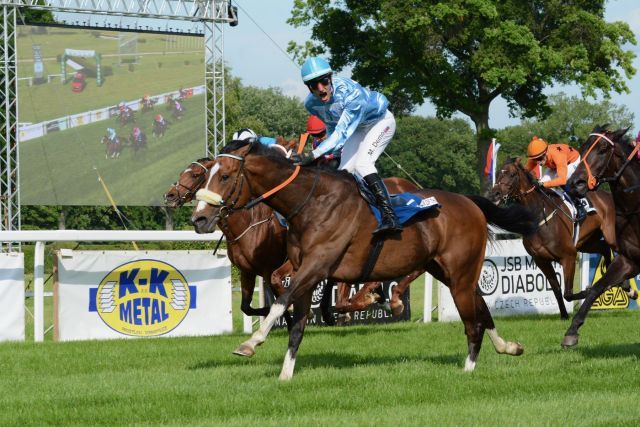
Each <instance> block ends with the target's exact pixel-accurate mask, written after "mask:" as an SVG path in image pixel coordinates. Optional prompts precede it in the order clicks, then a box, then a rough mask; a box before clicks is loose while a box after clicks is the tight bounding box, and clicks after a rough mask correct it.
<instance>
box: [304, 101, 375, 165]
mask: <svg viewBox="0 0 640 427" xmlns="http://www.w3.org/2000/svg"><path fill="white" fill-rule="evenodd" d="M365 108H366V102H365V101H364V100H363V99H362V95H361V94H360V92H358V91H356V92H353V93H351V94H349V95H348V96H347V97H346V99H345V107H344V110H343V111H342V115H340V120H338V124H337V125H336V127H335V129H334V130H333V132H331V135H329V137H327V139H325V140H324V141H322V142H321V143H320V145H318V147H317V148H316V149H315V150H313V156H314V157H315V158H316V159H317V158H320V157H321V156H322V155H324V154H326V153H329V152H333V151H336V150H340V148H342V146H343V145H344V143H345V142H346V141H347V139H349V138H350V137H351V135H353V133H354V132H355V131H356V128H357V127H358V125H359V124H360V122H362V118H363V117H364V111H365Z"/></svg>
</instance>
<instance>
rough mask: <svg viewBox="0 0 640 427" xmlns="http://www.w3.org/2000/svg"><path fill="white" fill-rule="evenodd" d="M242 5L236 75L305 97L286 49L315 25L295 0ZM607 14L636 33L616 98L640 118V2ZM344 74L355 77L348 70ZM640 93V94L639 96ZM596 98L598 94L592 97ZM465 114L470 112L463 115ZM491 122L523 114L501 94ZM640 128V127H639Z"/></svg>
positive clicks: (626, 1) (231, 46) (571, 90)
mask: <svg viewBox="0 0 640 427" xmlns="http://www.w3.org/2000/svg"><path fill="white" fill-rule="evenodd" d="M234 4H236V5H238V7H239V9H240V10H239V25H238V26H237V27H226V28H225V32H224V56H225V61H226V62H227V64H228V65H229V66H230V67H231V72H232V74H233V75H234V76H237V77H240V78H241V79H242V82H243V84H245V85H252V86H258V87H270V86H271V87H279V88H281V89H282V91H283V92H284V93H285V94H287V95H295V96H298V97H300V98H301V99H302V98H303V97H304V96H306V94H307V93H308V90H307V88H306V87H305V86H304V85H303V84H302V83H301V81H300V73H299V68H298V66H297V65H296V64H294V63H293V62H292V61H291V59H290V58H289V57H288V55H287V54H286V53H284V52H286V47H287V44H288V43H289V41H291V40H293V41H295V42H297V43H299V44H301V43H304V42H305V41H306V40H309V39H310V37H311V30H310V29H301V28H293V27H291V26H290V25H288V24H287V23H286V20H287V19H288V18H289V17H290V15H291V9H292V7H293V0H270V1H265V0H234ZM605 19H606V20H607V21H624V22H627V23H628V24H629V26H630V27H631V29H632V30H633V31H634V33H635V35H636V39H637V41H638V45H637V46H630V48H632V49H633V50H634V51H635V53H636V55H638V57H637V58H636V59H635V61H634V66H635V68H636V69H637V70H638V72H637V73H636V75H635V76H634V77H633V79H631V80H630V81H629V82H628V83H627V85H628V86H629V88H630V90H631V92H630V93H629V94H622V95H619V94H613V95H612V99H611V100H612V101H613V102H615V103H616V104H619V105H626V106H627V108H628V109H629V110H630V111H632V112H633V113H634V115H635V119H636V120H637V121H640V97H638V88H640V1H638V0H609V1H608V2H607V3H606V9H605ZM283 51H284V52H283ZM338 75H342V76H345V77H351V76H350V75H349V73H348V72H340V73H338ZM560 91H562V92H565V93H567V94H569V95H580V91H579V89H578V88H576V87H563V86H556V87H551V88H549V89H548V90H547V91H546V93H548V94H551V93H557V92H560ZM634 95H635V96H634ZM591 101H593V99H591ZM416 114H419V115H424V116H433V115H435V109H434V108H433V106H432V105H431V104H430V103H429V102H428V101H427V102H426V103H425V105H423V106H421V107H419V108H418V109H417V110H416ZM460 117H464V116H460ZM489 117H490V123H489V124H490V126H491V127H493V128H496V129H501V128H504V127H505V126H511V125H515V124H518V123H519V121H520V120H519V119H517V118H510V117H509V112H508V108H507V106H506V103H505V102H504V100H502V99H501V98H500V99H496V100H495V101H494V102H493V103H492V104H491V110H490V113H489ZM636 127H638V126H636Z"/></svg>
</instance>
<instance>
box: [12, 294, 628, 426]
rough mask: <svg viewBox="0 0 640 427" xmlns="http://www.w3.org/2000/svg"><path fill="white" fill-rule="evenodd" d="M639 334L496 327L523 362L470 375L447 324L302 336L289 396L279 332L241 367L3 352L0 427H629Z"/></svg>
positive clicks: (456, 332) (96, 353) (81, 348)
mask: <svg viewBox="0 0 640 427" xmlns="http://www.w3.org/2000/svg"><path fill="white" fill-rule="evenodd" d="M416 290H417V289H416ZM234 307H237V301H236V303H235V304H234ZM638 320H640V312H638V311H626V312H616V313H613V312H599V313H591V316H590V318H589V320H588V321H587V323H586V324H585V326H584V327H583V329H582V334H583V335H582V337H581V342H580V345H579V347H578V348H576V349H574V350H569V351H565V350H561V349H560V346H559V342H560V339H561V338H562V335H563V333H564V331H565V329H566V327H567V325H568V324H567V322H565V321H560V320H558V319H556V317H555V316H553V317H524V318H510V319H503V318H498V319H496V324H497V327H498V331H499V332H500V333H501V335H502V336H503V337H505V338H506V339H510V340H518V341H520V342H522V343H523V344H524V346H525V354H524V355H523V356H521V357H511V356H503V355H498V354H496V353H495V352H494V351H493V349H492V346H491V344H490V341H489V340H488V337H485V343H484V344H485V345H484V348H483V351H482V352H481V354H480V358H479V361H478V365H477V368H476V371H475V372H473V373H464V372H463V371H462V366H463V361H464V358H465V356H466V339H465V337H464V333H463V328H462V325H461V324H460V323H433V324H422V323H414V322H409V323H402V324H392V325H383V326H357V327H350V328H309V329H307V332H306V337H305V341H304V342H303V343H302V346H301V350H300V353H299V356H298V360H297V368H296V374H295V376H294V378H293V380H292V381H291V382H288V383H280V382H279V381H278V380H277V376H278V374H279V371H280V367H281V364H282V358H283V356H284V352H285V350H286V342H287V337H286V333H285V332H284V331H273V332H272V334H271V336H270V337H269V339H268V341H267V342H266V343H265V344H264V345H263V346H261V347H260V348H259V349H258V353H257V355H256V356H254V357H253V358H252V359H240V358H237V357H236V356H232V355H231V351H232V350H233V349H234V348H235V347H236V346H237V345H238V344H239V343H240V342H241V341H243V340H244V339H246V336H244V335H240V334H233V335H227V336H219V337H209V338H172V339H149V340H117V341H92V342H69V343H53V342H45V343H43V344H33V343H19V344H18V343H10V344H2V345H0V369H1V372H2V374H1V376H0V378H2V382H3V386H2V387H0V424H1V425H29V424H39V425H41V424H55V425H60V424H64V425H87V424H91V425H105V424H108V425H120V424H126V425H132V424H135V425H158V424H163V425H202V424H204V425H258V424H259V425H282V423H287V424H289V425H300V424H303V423H304V424H313V425H335V424H337V425H355V424H357V425H373V424H375V425H425V424H427V425H494V424H495V423H496V422H500V423H503V424H506V425H558V424H563V425H612V424H615V425H637V424H638V422H640V412H639V411H638V410H637V408H636V407H635V405H634V403H633V401H632V400H633V396H634V395H635V394H636V393H637V391H638V386H637V382H636V381H635V378H634V376H633V374H632V371H631V369H632V368H633V367H635V364H636V363H637V361H638V354H639V353H640V343H638V339H637V334H634V333H633V332H632V329H631V328H629V326H630V325H633V324H635V322H637V321H638ZM630 330H631V332H630ZM630 398H631V399H630ZM630 400H631V401H630Z"/></svg>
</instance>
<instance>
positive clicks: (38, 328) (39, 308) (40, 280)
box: [33, 241, 45, 342]
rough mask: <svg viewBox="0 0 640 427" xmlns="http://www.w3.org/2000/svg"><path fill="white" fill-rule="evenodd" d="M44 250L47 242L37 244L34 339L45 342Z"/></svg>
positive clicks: (34, 286)
mask: <svg viewBox="0 0 640 427" xmlns="http://www.w3.org/2000/svg"><path fill="white" fill-rule="evenodd" d="M44 248H45V242H42V241H38V242H36V247H35V253H34V255H33V339H34V341H36V342H42V341H44Z"/></svg>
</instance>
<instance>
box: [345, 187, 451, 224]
mask: <svg viewBox="0 0 640 427" xmlns="http://www.w3.org/2000/svg"><path fill="white" fill-rule="evenodd" d="M352 176H353V177H354V179H355V181H356V185H357V186H358V191H359V192H360V196H362V198H363V199H364V200H365V201H366V202H367V203H368V204H369V208H370V209H371V212H373V215H374V216H375V217H376V219H377V220H378V223H381V222H382V214H381V213H380V209H378V206H377V204H376V198H375V196H374V195H373V193H372V192H371V190H369V187H368V186H367V183H366V182H365V181H364V179H362V178H360V177H359V176H356V175H352ZM390 198H391V207H393V211H394V212H395V214H396V216H397V217H398V220H399V221H400V223H401V224H404V223H406V222H407V221H409V220H410V219H411V218H413V217H414V216H416V215H417V214H419V213H420V212H425V211H428V210H430V209H433V208H439V207H440V206H441V205H440V203H438V201H437V200H436V198H435V197H426V198H422V197H420V196H418V195H417V194H413V193H400V194H391V195H390Z"/></svg>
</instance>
